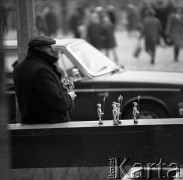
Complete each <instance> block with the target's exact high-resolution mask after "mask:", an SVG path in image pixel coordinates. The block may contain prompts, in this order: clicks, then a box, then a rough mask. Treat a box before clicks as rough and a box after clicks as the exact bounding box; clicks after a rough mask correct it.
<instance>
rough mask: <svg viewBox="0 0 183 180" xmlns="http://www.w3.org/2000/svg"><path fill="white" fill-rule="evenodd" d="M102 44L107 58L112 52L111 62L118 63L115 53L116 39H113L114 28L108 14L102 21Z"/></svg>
mask: <svg viewBox="0 0 183 180" xmlns="http://www.w3.org/2000/svg"><path fill="white" fill-rule="evenodd" d="M102 28H103V29H102V43H103V48H104V50H105V52H106V55H107V56H108V57H109V53H110V52H112V54H113V60H114V61H115V62H116V63H119V60H118V56H117V53H116V50H115V48H116V45H117V44H116V39H115V34H114V30H115V26H114V25H113V24H112V22H111V20H110V18H109V16H108V14H105V15H104V16H103V19H102Z"/></svg>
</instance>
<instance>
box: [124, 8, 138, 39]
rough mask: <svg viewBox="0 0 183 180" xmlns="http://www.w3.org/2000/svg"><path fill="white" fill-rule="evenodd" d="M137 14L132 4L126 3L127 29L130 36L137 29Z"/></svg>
mask: <svg viewBox="0 0 183 180" xmlns="http://www.w3.org/2000/svg"><path fill="white" fill-rule="evenodd" d="M139 20H140V18H139V15H138V12H137V8H136V7H135V6H134V5H133V4H128V5H127V31H128V35H129V36H132V35H134V33H135V32H136V31H137V30H138V29H139Z"/></svg>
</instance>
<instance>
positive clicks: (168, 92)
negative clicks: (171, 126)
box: [5, 39, 183, 121]
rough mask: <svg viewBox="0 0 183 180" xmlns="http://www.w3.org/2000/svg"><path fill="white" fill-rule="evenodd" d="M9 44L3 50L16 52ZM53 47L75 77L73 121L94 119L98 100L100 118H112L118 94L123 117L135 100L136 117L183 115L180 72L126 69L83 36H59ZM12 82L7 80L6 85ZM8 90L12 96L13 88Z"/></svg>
mask: <svg viewBox="0 0 183 180" xmlns="http://www.w3.org/2000/svg"><path fill="white" fill-rule="evenodd" d="M5 45H6V44H5ZM7 45H8V44H7ZM8 46H9V47H8V48H7V47H5V49H6V52H8V51H10V50H11V51H12V52H15V51H17V48H16V47H17V46H16V45H15V44H14V45H13V46H12V49H11V48H10V44H9V45H8ZM55 49H56V50H57V52H58V57H59V61H58V64H59V66H60V68H61V69H62V71H63V74H65V75H67V76H69V77H72V78H73V79H74V86H75V92H76V94H77V98H76V99H75V109H74V110H73V111H72V112H71V113H70V116H71V120H72V121H92V120H97V119H98V116H97V104H98V103H101V105H102V110H103V111H104V117H103V119H104V120H110V119H112V118H113V116H112V103H113V102H114V101H115V102H117V101H118V98H119V96H122V97H123V101H122V103H121V107H122V119H130V118H133V115H132V109H133V102H134V101H135V102H137V103H138V108H139V111H140V115H139V118H146V119H149V118H180V117H182V116H183V74H182V73H174V72H158V71H138V70H136V71H134V70H133V71H132V70H128V69H125V68H124V67H123V66H119V65H117V64H115V63H114V62H113V61H112V60H111V59H109V58H108V57H106V56H105V55H104V54H103V53H102V52H100V51H98V50H97V49H96V48H94V47H93V46H92V45H90V44H89V43H88V42H86V41H85V40H83V39H58V40H57V43H56V45H55ZM13 55H14V54H13ZM6 58H7V62H6V64H7V66H8V65H9V68H7V69H10V71H11V70H12V69H11V67H10V64H11V63H13V62H11V63H8V53H7V55H6ZM10 59H11V58H9V60H10ZM16 59H17V57H16V58H15V57H14V60H16ZM11 82H12V81H11V79H10V81H9V84H11ZM7 93H8V94H10V95H11V96H12V95H13V96H14V91H11V93H10V91H9V92H7ZM104 97H105V98H104ZM138 97H140V99H138ZM104 99H105V107H104ZM10 100H11V101H12V98H10ZM9 104H12V103H9ZM13 104H15V103H13ZM11 114H12V117H11V118H15V117H14V116H15V112H12V113H11Z"/></svg>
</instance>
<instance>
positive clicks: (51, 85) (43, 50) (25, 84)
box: [13, 35, 76, 124]
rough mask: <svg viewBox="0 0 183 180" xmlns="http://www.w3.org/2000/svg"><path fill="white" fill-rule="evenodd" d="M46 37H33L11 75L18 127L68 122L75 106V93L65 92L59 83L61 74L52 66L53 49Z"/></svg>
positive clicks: (51, 40) (54, 61) (50, 39)
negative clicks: (18, 111) (17, 110)
mask: <svg viewBox="0 0 183 180" xmlns="http://www.w3.org/2000/svg"><path fill="white" fill-rule="evenodd" d="M53 44H55V40H54V39H52V38H50V37H47V36H40V35H37V36H33V37H32V38H31V39H30V41H29V43H28V46H29V49H28V53H27V56H26V58H25V60H24V61H23V62H20V63H18V64H17V65H16V67H15V69H14V71H13V80H14V85H15V93H16V96H17V102H18V106H19V110H20V114H21V123H24V124H41V123H60V122H66V121H69V120H70V118H69V114H68V111H70V110H71V109H72V108H73V106H74V101H73V100H74V98H75V97H76V95H75V93H74V91H71V92H67V90H66V89H64V87H63V84H62V83H61V73H60V72H59V71H58V70H57V67H56V66H55V65H54V64H55V63H56V62H57V60H58V59H57V58H56V57H55V56H53V53H54V49H53V47H52V45H53Z"/></svg>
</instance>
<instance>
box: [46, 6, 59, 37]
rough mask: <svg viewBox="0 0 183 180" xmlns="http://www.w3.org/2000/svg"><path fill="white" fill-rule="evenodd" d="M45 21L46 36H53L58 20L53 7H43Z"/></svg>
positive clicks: (55, 32)
mask: <svg viewBox="0 0 183 180" xmlns="http://www.w3.org/2000/svg"><path fill="white" fill-rule="evenodd" d="M45 22H46V25H47V32H48V36H55V35H56V34H57V29H58V20H57V16H56V14H55V10H54V7H52V6H48V7H46V8H45Z"/></svg>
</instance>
